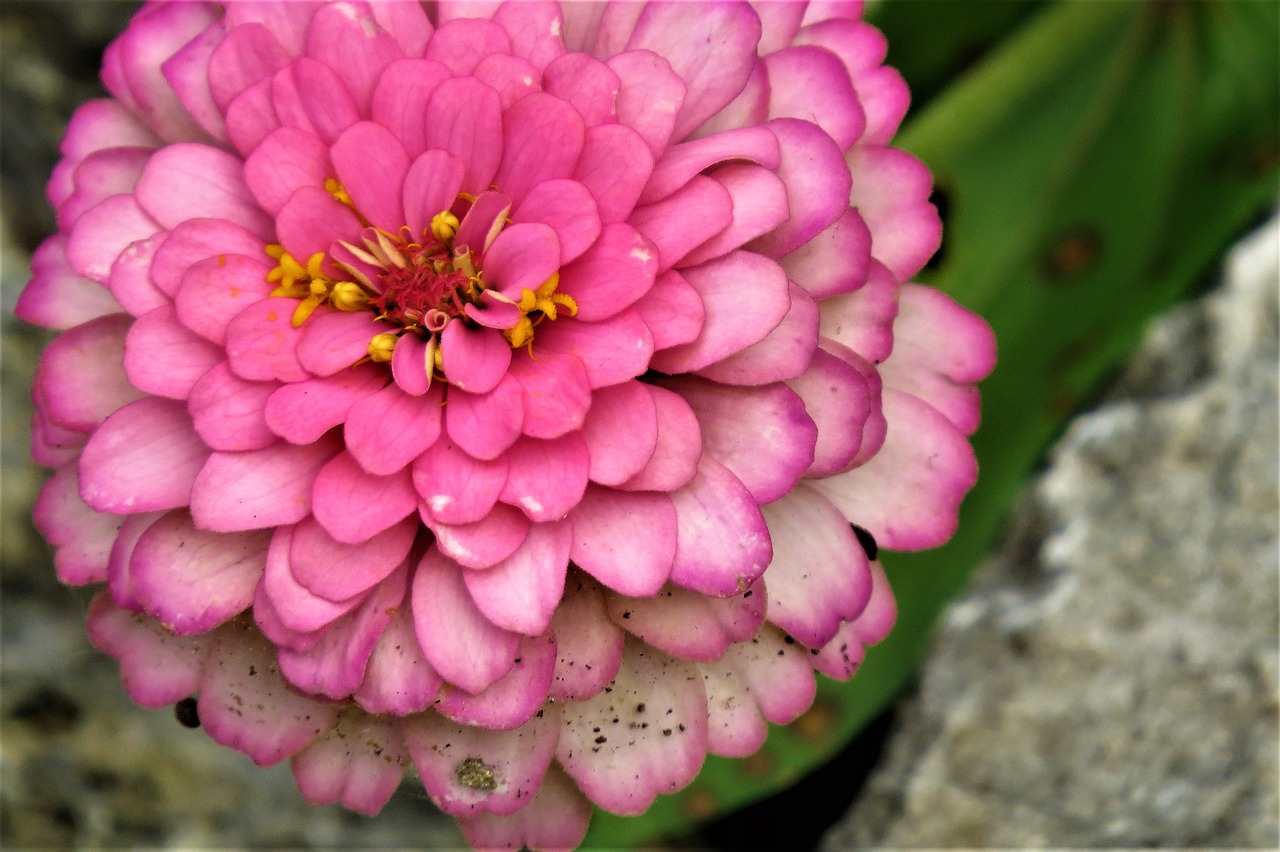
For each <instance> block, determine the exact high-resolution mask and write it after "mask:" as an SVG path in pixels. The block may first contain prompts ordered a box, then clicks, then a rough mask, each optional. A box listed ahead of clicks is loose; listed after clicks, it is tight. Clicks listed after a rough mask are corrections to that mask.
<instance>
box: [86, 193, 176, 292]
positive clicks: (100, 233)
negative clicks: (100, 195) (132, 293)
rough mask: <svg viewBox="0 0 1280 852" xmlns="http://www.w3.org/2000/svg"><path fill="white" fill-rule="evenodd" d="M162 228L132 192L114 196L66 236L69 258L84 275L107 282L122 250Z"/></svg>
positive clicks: (88, 214) (92, 211)
mask: <svg viewBox="0 0 1280 852" xmlns="http://www.w3.org/2000/svg"><path fill="white" fill-rule="evenodd" d="M159 230H160V226H159V225H157V224H156V222H155V220H154V219H152V218H151V217H150V216H148V215H147V213H146V211H144V210H143V209H142V207H141V206H139V204H138V202H137V200H136V199H135V198H134V197H133V196H132V195H113V196H111V197H110V198H108V199H107V200H106V201H103V202H102V203H101V204H99V205H98V206H96V207H94V208H93V209H91V210H89V211H88V212H86V213H85V214H84V215H82V216H81V217H80V218H79V219H77V220H76V223H75V225H73V226H72V228H71V231H70V233H69V234H68V235H67V261H68V262H69V263H70V264H71V268H72V269H74V270H75V271H76V272H78V273H79V274H81V275H83V276H84V277H85V278H90V279H92V280H94V281H97V282H99V283H102V284H105V283H106V282H107V279H108V277H109V276H110V274H111V266H112V264H113V263H115V261H116V258H118V257H119V256H120V254H121V252H123V251H124V250H125V248H126V247H127V246H128V245H129V244H130V243H133V242H137V241H138V240H145V239H147V238H148V237H150V236H152V235H153V234H155V233H156V232H158V231H159Z"/></svg>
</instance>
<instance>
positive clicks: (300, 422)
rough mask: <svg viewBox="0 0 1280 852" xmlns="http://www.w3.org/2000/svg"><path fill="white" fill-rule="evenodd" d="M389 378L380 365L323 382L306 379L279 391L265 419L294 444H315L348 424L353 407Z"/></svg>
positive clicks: (275, 394) (369, 366)
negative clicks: (338, 427) (334, 428)
mask: <svg viewBox="0 0 1280 852" xmlns="http://www.w3.org/2000/svg"><path fill="white" fill-rule="evenodd" d="M386 380H387V377H386V373H384V372H383V371H382V370H381V369H379V368H378V366H377V365H374V364H362V365H360V366H359V367H355V368H353V369H350V370H342V371H340V372H338V373H335V374H334V375H332V376H328V377H326V378H323V379H306V380H305V381H301V382H294V383H293V384H287V385H284V386H283V387H281V388H279V389H277V390H276V391H275V392H273V393H272V394H271V397H270V398H269V399H268V400H267V405H266V409H265V410H264V411H263V415H264V416H265V417H266V421H267V425H268V426H269V427H270V428H271V431H273V432H275V433H276V434H277V435H279V436H280V437H281V438H284V439H285V440H286V441H288V442H289V443H291V444H311V443H314V442H315V441H317V440H319V438H320V436H321V435H323V434H324V433H325V432H328V431H329V430H330V429H332V428H333V427H334V426H339V425H341V424H342V423H345V422H346V420H347V414H348V412H350V411H351V408H352V406H354V405H355V404H356V403H358V402H361V401H362V400H365V399H367V398H368V397H370V396H372V395H373V394H375V393H377V392H378V391H379V390H380V389H381V388H382V387H383V384H384V382H386Z"/></svg>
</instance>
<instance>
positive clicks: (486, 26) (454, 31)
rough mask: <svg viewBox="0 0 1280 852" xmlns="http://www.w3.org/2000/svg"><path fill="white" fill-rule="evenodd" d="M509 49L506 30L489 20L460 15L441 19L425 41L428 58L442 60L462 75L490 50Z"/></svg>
mask: <svg viewBox="0 0 1280 852" xmlns="http://www.w3.org/2000/svg"><path fill="white" fill-rule="evenodd" d="M510 52H511V41H510V39H508V38H507V33H506V30H504V29H503V28H502V27H501V26H499V25H498V24H495V23H493V22H492V21H484V20H479V19H476V18H463V19H457V20H451V21H448V22H447V23H443V24H441V25H440V27H439V28H438V29H437V30H436V32H435V35H433V36H432V37H431V41H430V42H428V43H427V52H426V57H427V59H433V60H435V61H436V62H441V63H444V64H445V65H446V66H448V68H449V70H450V71H452V72H453V75H454V77H455V78H465V77H466V76H467V75H468V74H470V73H471V72H472V71H474V70H475V68H476V66H477V65H478V64H480V60H482V59H484V58H485V57H486V56H489V55H490V54H495V53H498V54H501V53H510Z"/></svg>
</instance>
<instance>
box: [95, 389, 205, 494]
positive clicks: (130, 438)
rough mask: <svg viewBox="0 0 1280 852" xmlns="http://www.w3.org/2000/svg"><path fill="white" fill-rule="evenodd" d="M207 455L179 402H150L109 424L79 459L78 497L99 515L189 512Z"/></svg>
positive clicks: (109, 420) (134, 405) (112, 418)
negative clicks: (106, 513) (186, 506)
mask: <svg viewBox="0 0 1280 852" xmlns="http://www.w3.org/2000/svg"><path fill="white" fill-rule="evenodd" d="M208 454H209V450H208V448H207V447H206V446H205V445H204V444H203V443H202V442H201V441H200V439H199V437H197V436H196V433H195V430H194V429H192V427H191V418H190V417H189V416H188V415H187V412H186V409H185V407H184V406H183V405H182V403H180V402H174V401H172V400H167V399H157V398H154V397H148V398H146V399H140V400H138V401H137V402H132V403H130V404H129V405H126V406H125V407H124V408H121V409H120V410H119V411H117V412H116V413H115V414H112V415H111V416H110V417H108V418H107V420H106V422H104V423H103V424H102V426H101V427H99V428H98V430H97V431H96V432H94V433H93V436H92V437H91V438H90V439H89V443H88V444H86V445H85V448H84V454H83V455H81V457H80V496H81V497H82V498H83V499H84V501H85V503H87V504H88V505H90V506H91V507H93V508H94V509H97V510H98V511H99V512H114V513H117V514H132V513H134V512H154V511H161V510H164V509H176V508H178V507H179V506H185V505H187V503H188V502H190V501H191V500H192V499H193V485H192V483H193V482H195V481H196V474H197V473H198V472H199V471H200V468H201V466H202V465H203V464H204V463H205V459H206V458H208Z"/></svg>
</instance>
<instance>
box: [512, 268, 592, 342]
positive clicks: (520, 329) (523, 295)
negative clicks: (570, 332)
mask: <svg viewBox="0 0 1280 852" xmlns="http://www.w3.org/2000/svg"><path fill="white" fill-rule="evenodd" d="M559 286H560V273H559V272H553V273H552V274H551V277H550V278H548V279H547V280H546V281H544V282H542V285H541V286H540V287H538V289H537V290H530V289H528V288H527V287H526V288H524V289H523V290H522V291H521V292H520V301H518V302H516V307H518V308H519V309H520V321H519V322H518V323H516V324H515V326H514V327H513V328H509V329H507V330H506V331H504V332H503V335H504V336H505V337H506V338H507V342H508V343H510V344H511V348H513V349H519V348H520V347H521V346H525V345H527V344H531V343H532V342H533V327H534V325H536V324H537V323H536V322H535V321H534V320H533V319H532V318H530V316H529V314H532V313H539V314H541V315H542V316H540V317H538V319H537V322H541V321H542V320H543V319H549V320H554V319H556V317H557V316H558V315H559V313H560V309H561V308H563V309H564V311H565V313H567V314H568V315H569V316H573V315H574V314H576V313H577V312H578V303H577V302H576V301H574V299H573V297H572V296H570V295H567V294H565V293H557V292H556V288H558V287H559Z"/></svg>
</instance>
